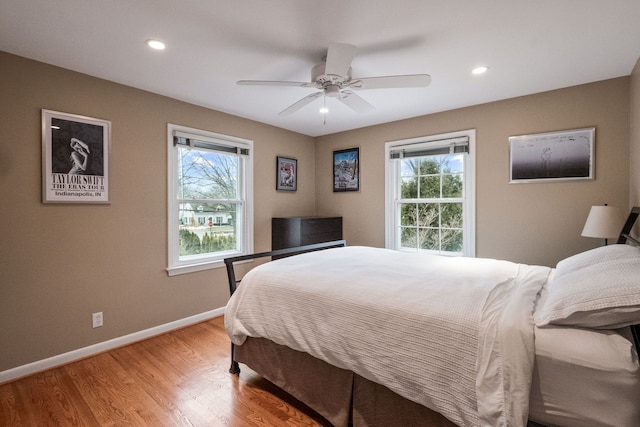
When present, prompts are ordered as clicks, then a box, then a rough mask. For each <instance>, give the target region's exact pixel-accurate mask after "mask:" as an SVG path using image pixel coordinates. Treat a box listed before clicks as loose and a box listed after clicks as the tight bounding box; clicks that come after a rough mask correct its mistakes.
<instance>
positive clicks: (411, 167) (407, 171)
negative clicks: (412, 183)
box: [400, 159, 420, 176]
mask: <svg viewBox="0 0 640 427" xmlns="http://www.w3.org/2000/svg"><path fill="white" fill-rule="evenodd" d="M419 167H420V160H419V159H404V160H402V164H401V166H400V168H401V170H400V174H401V175H402V176H415V175H418V170H419Z"/></svg>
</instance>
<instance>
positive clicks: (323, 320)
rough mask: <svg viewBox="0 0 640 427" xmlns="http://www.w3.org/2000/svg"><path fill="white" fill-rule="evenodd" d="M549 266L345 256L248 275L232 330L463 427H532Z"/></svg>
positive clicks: (233, 302) (381, 254) (359, 251)
mask: <svg viewBox="0 0 640 427" xmlns="http://www.w3.org/2000/svg"><path fill="white" fill-rule="evenodd" d="M550 271H551V269H549V268H547V267H537V266H527V265H522V264H515V263H511V262H507V261H498V260H490V259H477V258H447V257H440V256H435V255H424V254H408V253H401V252H397V251H391V250H386V249H375V248H367V247H346V248H338V249H328V250H323V251H319V252H313V253H308V254H303V255H298V256H295V257H291V258H285V259H280V260H277V261H274V262H271V263H267V264H263V265H261V266H259V267H256V268H254V269H253V270H251V271H250V272H249V273H248V274H247V275H246V276H245V277H244V278H243V279H242V283H241V285H240V286H239V288H238V290H237V291H236V292H235V294H234V295H233V297H232V298H231V299H230V301H229V303H228V305H227V308H226V311H225V326H226V329H227V332H228V333H229V336H230V337H231V340H232V341H233V342H234V343H235V344H237V345H240V344H242V343H243V342H244V340H245V338H246V337H247V336H251V337H264V338H268V339H270V340H272V341H274V342H276V343H278V344H282V345H286V346H288V347H290V348H292V349H294V350H298V351H304V352H306V353H309V354H311V355H312V356H315V357H317V358H319V359H321V360H324V361H326V362H328V363H330V364H332V365H334V366H337V367H340V368H344V369H349V370H352V371H354V372H356V373H357V374H359V375H361V376H363V377H365V378H367V379H369V380H372V381H375V382H376V383H379V384H382V385H384V386H386V387H388V388H389V389H391V390H392V391H394V392H396V393H397V394H399V395H401V396H404V397H406V398H408V399H410V400H413V401H415V402H418V403H420V404H422V405H424V406H426V407H429V408H431V409H433V410H436V411H437V412H440V413H441V414H443V415H444V416H446V417H447V418H449V419H450V420H452V421H453V422H455V423H457V424H459V425H465V426H474V425H482V426H492V427H496V426H506V425H509V426H524V425H526V420H527V416H528V402H529V390H530V384H531V373H532V371H533V354H534V342H533V320H532V314H533V310H534V306H535V302H536V299H537V295H538V292H539V290H540V289H541V287H542V286H543V284H544V283H545V281H546V280H547V277H548V275H549V273H550Z"/></svg>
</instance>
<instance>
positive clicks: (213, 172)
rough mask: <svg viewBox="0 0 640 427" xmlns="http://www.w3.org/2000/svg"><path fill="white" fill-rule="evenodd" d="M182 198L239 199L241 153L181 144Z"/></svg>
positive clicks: (179, 160) (179, 153)
mask: <svg viewBox="0 0 640 427" xmlns="http://www.w3.org/2000/svg"><path fill="white" fill-rule="evenodd" d="M178 156H179V158H178V168H179V169H178V198H180V199H236V198H237V197H238V191H237V187H238V157H237V156H235V155H229V154H223V153H214V152H211V151H207V150H197V149H187V148H182V147H180V148H178Z"/></svg>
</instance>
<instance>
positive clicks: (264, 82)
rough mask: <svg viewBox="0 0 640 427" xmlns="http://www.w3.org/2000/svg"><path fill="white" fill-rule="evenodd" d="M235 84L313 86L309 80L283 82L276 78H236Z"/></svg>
mask: <svg viewBox="0 0 640 427" xmlns="http://www.w3.org/2000/svg"><path fill="white" fill-rule="evenodd" d="M236 84H239V85H241V86H296V87H309V86H312V87H313V86H315V84H314V83H310V82H284V81H277V80H238V81H237V82H236Z"/></svg>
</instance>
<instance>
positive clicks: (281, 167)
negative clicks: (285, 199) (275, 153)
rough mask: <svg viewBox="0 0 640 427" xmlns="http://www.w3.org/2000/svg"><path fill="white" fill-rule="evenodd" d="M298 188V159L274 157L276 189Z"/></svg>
mask: <svg viewBox="0 0 640 427" xmlns="http://www.w3.org/2000/svg"><path fill="white" fill-rule="evenodd" d="M297 189H298V161H297V160H296V159H289V158H287V157H276V190H281V191H296V190H297Z"/></svg>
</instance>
